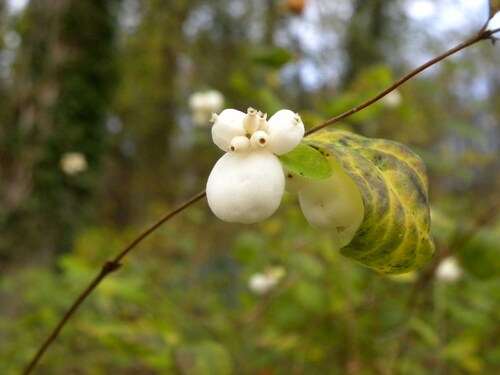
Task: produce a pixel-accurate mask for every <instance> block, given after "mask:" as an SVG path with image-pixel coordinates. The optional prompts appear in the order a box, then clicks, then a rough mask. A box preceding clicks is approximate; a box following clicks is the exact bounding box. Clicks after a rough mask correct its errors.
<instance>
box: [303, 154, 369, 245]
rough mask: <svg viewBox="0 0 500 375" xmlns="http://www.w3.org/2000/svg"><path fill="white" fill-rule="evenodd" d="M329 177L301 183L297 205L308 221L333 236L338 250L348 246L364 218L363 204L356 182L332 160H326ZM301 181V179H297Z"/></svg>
mask: <svg viewBox="0 0 500 375" xmlns="http://www.w3.org/2000/svg"><path fill="white" fill-rule="evenodd" d="M329 161H330V164H331V166H332V170H333V173H332V176H331V177H329V178H327V179H324V180H309V179H308V180H305V179H303V180H302V182H303V183H302V184H300V185H301V186H300V188H299V193H298V194H299V202H300V207H301V208H302V212H303V213H304V216H305V217H306V219H307V221H308V222H309V223H310V224H311V225H312V226H314V227H316V228H319V229H326V230H329V231H331V232H332V233H333V238H334V239H335V241H336V244H337V245H338V246H340V247H342V246H344V245H346V244H348V243H349V242H350V241H351V239H352V237H353V236H354V234H355V233H356V231H357V230H358V228H359V226H360V225H361V222H362V221H363V217H364V204H363V199H362V197H361V193H360V192H359V189H358V187H357V186H356V183H355V182H354V181H353V180H352V178H351V177H350V176H349V175H348V174H347V173H346V172H344V170H343V169H342V168H341V167H340V165H339V164H338V163H337V162H336V160H335V159H333V158H329ZM296 178H297V179H300V177H296Z"/></svg>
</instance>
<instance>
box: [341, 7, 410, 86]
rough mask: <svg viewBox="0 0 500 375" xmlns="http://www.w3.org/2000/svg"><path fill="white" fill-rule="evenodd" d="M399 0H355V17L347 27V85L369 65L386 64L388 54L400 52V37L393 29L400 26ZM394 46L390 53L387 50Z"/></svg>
mask: <svg viewBox="0 0 500 375" xmlns="http://www.w3.org/2000/svg"><path fill="white" fill-rule="evenodd" d="M396 3H397V1H395V0H356V1H355V2H354V5H353V7H354V10H353V16H352V18H351V20H350V23H349V25H348V27H347V34H346V39H345V42H344V44H345V52H346V54H347V69H346V72H345V74H344V83H345V84H347V83H349V82H351V81H352V79H353V78H354V77H355V76H356V75H357V74H358V73H359V72H360V71H361V70H363V69H365V68H367V67H369V66H370V65H373V64H377V63H384V62H387V61H388V59H387V55H388V54H390V53H394V52H395V51H394V50H395V49H397V46H396V42H397V36H396V35H392V34H391V29H394V28H395V27H394V25H395V24H396V23H397V22H396V21H397V18H398V16H399V17H400V16H401V15H397V14H396V9H395V6H396ZM382 43H385V46H391V50H387V49H386V48H384V44H382Z"/></svg>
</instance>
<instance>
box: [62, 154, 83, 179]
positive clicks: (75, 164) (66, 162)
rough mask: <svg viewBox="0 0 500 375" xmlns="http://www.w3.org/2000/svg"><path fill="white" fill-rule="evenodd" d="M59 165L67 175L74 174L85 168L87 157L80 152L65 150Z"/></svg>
mask: <svg viewBox="0 0 500 375" xmlns="http://www.w3.org/2000/svg"><path fill="white" fill-rule="evenodd" d="M59 165H60V167H61V169H62V171H63V172H64V173H66V174H68V175H75V174H77V173H80V172H83V171H85V170H86V169H87V167H88V166H87V159H85V155H83V154H82V153H81V152H67V153H65V154H63V156H62V157H61V160H60V162H59Z"/></svg>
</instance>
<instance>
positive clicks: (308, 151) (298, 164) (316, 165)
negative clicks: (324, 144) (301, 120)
mask: <svg viewBox="0 0 500 375" xmlns="http://www.w3.org/2000/svg"><path fill="white" fill-rule="evenodd" d="M279 159H280V160H281V163H282V164H283V166H284V167H285V168H286V169H287V170H288V171H290V172H292V173H294V174H296V175H298V176H302V177H305V178H311V179H314V180H322V179H324V178H328V177H330V176H331V175H332V167H331V166H330V163H329V162H328V160H327V158H326V157H325V156H324V155H323V154H321V152H319V151H318V150H316V149H314V148H312V147H309V146H307V145H305V144H303V143H301V144H299V145H298V146H297V147H295V148H294V149H293V150H292V151H290V152H289V153H287V154H284V155H280V156H279Z"/></svg>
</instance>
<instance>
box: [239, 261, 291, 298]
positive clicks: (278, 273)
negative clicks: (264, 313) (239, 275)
mask: <svg viewBox="0 0 500 375" xmlns="http://www.w3.org/2000/svg"><path fill="white" fill-rule="evenodd" d="M284 276H285V269H284V268H283V267H270V268H268V269H266V270H265V271H264V272H263V273H255V274H253V275H252V276H251V277H250V279H249V280H248V289H250V291H251V292H252V293H255V294H259V295H260V294H266V293H268V292H270V291H271V290H272V289H274V288H275V287H276V286H277V285H278V283H279V282H280V280H281V279H282V278H283V277H284Z"/></svg>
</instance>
